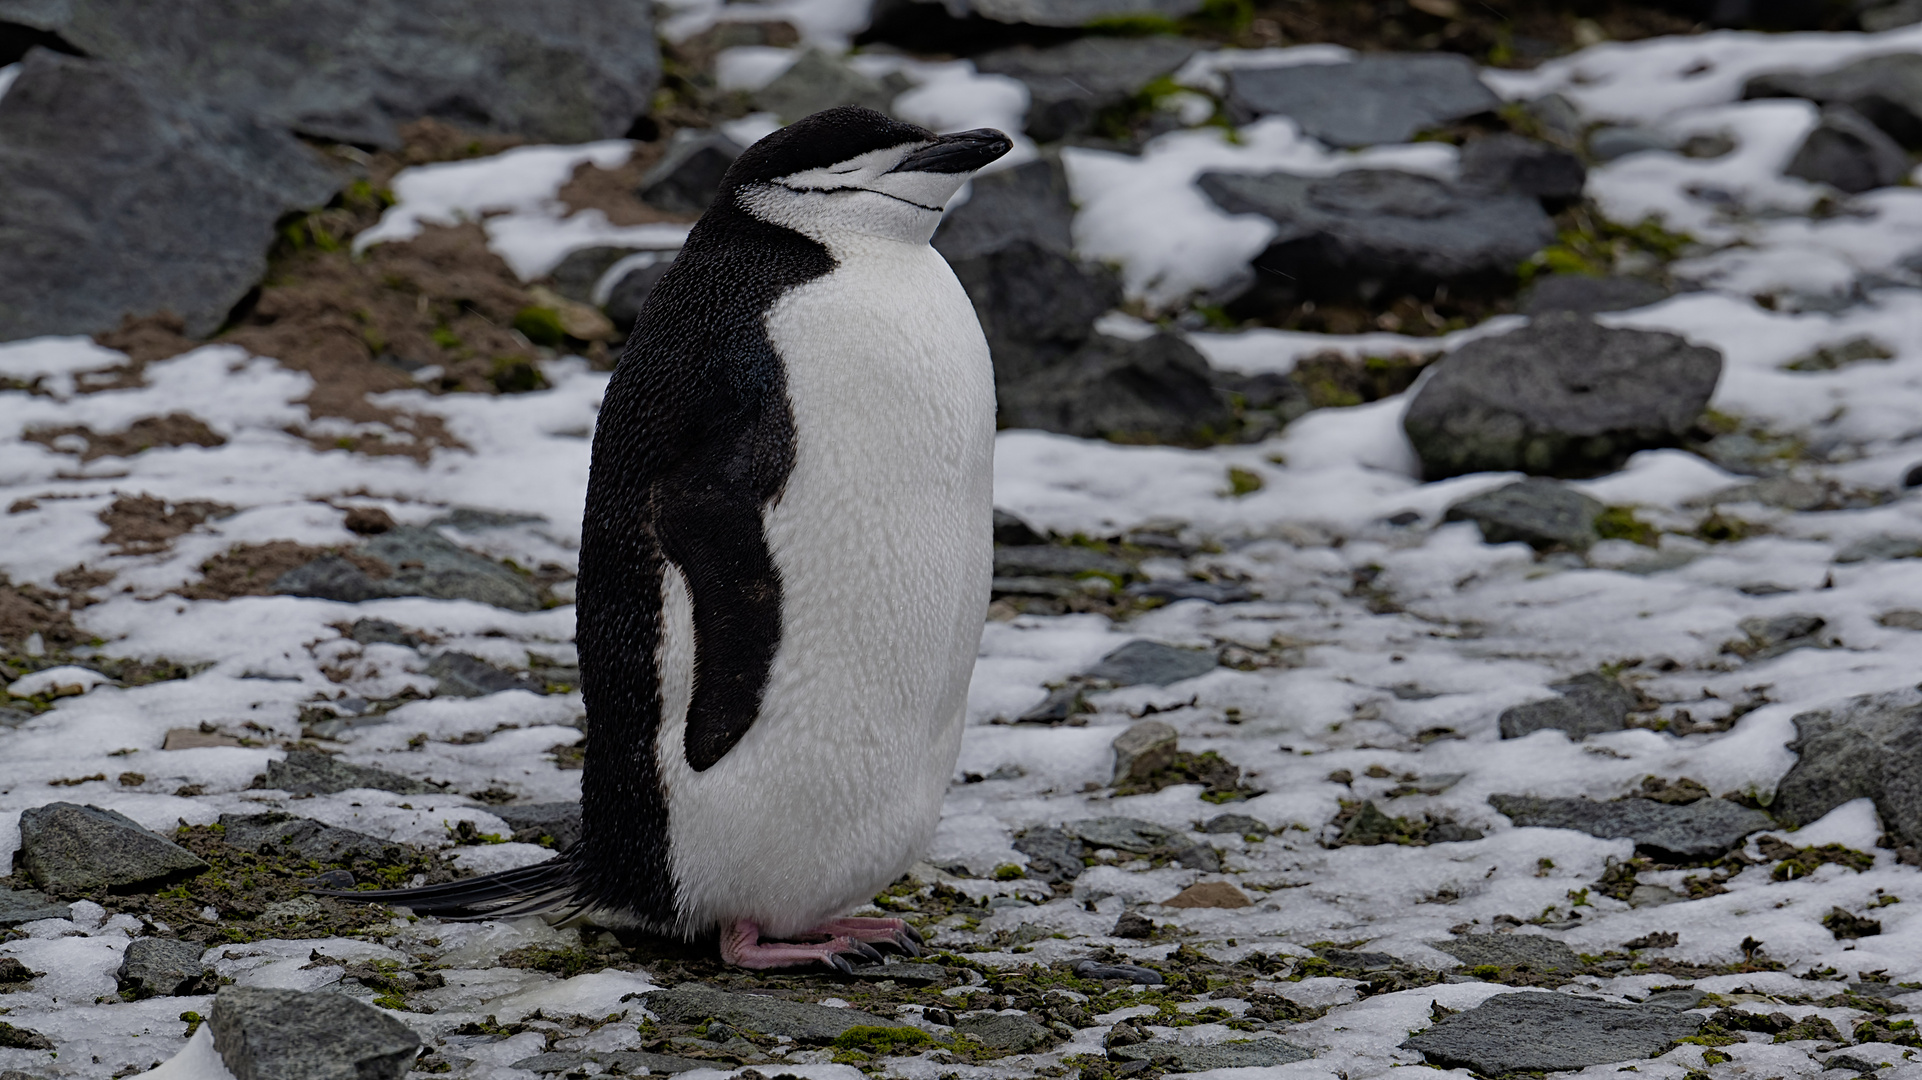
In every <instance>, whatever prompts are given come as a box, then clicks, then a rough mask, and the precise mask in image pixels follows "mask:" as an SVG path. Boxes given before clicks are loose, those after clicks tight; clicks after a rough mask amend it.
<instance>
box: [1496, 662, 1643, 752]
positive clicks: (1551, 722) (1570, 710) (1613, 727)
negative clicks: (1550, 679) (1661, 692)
mask: <svg viewBox="0 0 1922 1080" xmlns="http://www.w3.org/2000/svg"><path fill="white" fill-rule="evenodd" d="M1549 689H1551V690H1554V691H1556V692H1558V693H1559V694H1561V696H1560V697H1554V698H1547V699H1545V700H1542V701H1530V702H1526V703H1524V704H1521V705H1515V706H1511V707H1510V708H1508V709H1505V710H1503V712H1502V715H1501V719H1500V721H1499V724H1500V727H1501V733H1502V738H1504V739H1519V738H1521V737H1523V736H1524V735H1528V734H1531V733H1533V732H1537V731H1541V730H1543V729H1551V730H1555V731H1560V732H1562V733H1564V734H1566V735H1567V736H1568V737H1569V738H1571V739H1574V740H1576V741H1578V742H1579V741H1581V739H1582V738H1583V737H1584V736H1588V735H1596V734H1600V733H1601V732H1604V731H1621V730H1623V729H1625V728H1627V727H1628V714H1629V711H1630V710H1632V709H1634V708H1635V705H1636V698H1635V691H1633V690H1630V689H1629V688H1628V687H1626V686H1623V685H1622V684H1621V683H1620V682H1617V681H1616V680H1614V679H1611V678H1609V677H1608V676H1606V675H1602V674H1599V673H1597V672H1592V671H1591V672H1585V673H1583V674H1581V675H1577V676H1575V677H1574V678H1572V679H1570V680H1568V681H1567V682H1563V683H1556V684H1554V685H1553V686H1551V687H1549Z"/></svg>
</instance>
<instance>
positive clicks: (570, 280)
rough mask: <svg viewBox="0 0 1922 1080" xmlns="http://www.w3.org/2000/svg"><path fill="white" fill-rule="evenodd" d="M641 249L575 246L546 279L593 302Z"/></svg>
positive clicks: (583, 300) (579, 298)
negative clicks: (601, 286) (600, 287)
mask: <svg viewBox="0 0 1922 1080" xmlns="http://www.w3.org/2000/svg"><path fill="white" fill-rule="evenodd" d="M640 252H641V249H640V248H630V247H610V246H607V245H597V246H595V247H585V248H577V249H575V250H573V251H570V252H568V253H567V257H566V258H564V259H562V260H561V261H560V262H559V263H558V264H557V265H556V266H555V267H554V269H552V270H550V271H548V273H547V279H548V281H549V282H550V283H551V284H552V285H553V287H554V291H555V292H557V293H559V294H561V295H562V296H564V297H566V298H568V299H569V300H573V301H575V302H577V303H582V304H592V303H596V299H595V296H594V289H595V286H597V285H599V284H600V283H601V278H602V277H604V276H605V275H606V274H607V272H608V271H609V270H612V269H614V264H615V263H617V262H620V261H621V260H622V259H625V258H627V257H628V256H630V255H638V254H640ZM450 516H451V515H450ZM435 524H437V525H439V524H449V525H451V524H453V523H452V522H442V521H438V520H437V521H436V522H435ZM456 528H458V526H456ZM464 531H467V530H464Z"/></svg>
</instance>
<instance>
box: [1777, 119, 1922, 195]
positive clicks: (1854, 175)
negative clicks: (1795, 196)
mask: <svg viewBox="0 0 1922 1080" xmlns="http://www.w3.org/2000/svg"><path fill="white" fill-rule="evenodd" d="M1782 171H1783V172H1785V173H1787V174H1788V175H1789V176H1793V177H1797V178H1799V179H1802V180H1807V181H1810V182H1811V183H1817V184H1827V185H1829V186H1830V187H1833V188H1837V189H1840V190H1842V191H1846V192H1848V193H1849V194H1851V195H1854V194H1857V193H1859V192H1863V191H1870V190H1872V189H1874V188H1880V187H1889V186H1891V185H1893V184H1899V183H1901V182H1902V178H1903V177H1904V176H1907V175H1908V172H1909V155H1908V154H1907V152H1905V151H1904V150H1903V149H1902V147H1901V146H1900V145H1898V144H1897V143H1896V141H1895V140H1894V139H1891V138H1889V137H1888V136H1887V135H1885V134H1883V133H1882V130H1881V129H1880V128H1877V127H1876V126H1875V125H1874V124H1871V123H1869V122H1868V121H1867V120H1864V119H1862V117H1861V116H1859V115H1857V114H1856V112H1855V110H1853V109H1849V108H1845V107H1842V106H1830V107H1829V108H1826V109H1823V110H1822V122H1821V123H1820V124H1818V125H1816V128H1815V130H1814V131H1811V132H1809V136H1808V138H1807V139H1806V140H1804V141H1803V143H1802V146H1801V148H1800V149H1798V150H1796V151H1795V156H1794V157H1792V158H1790V159H1789V163H1788V167H1787V168H1785V169H1783V170H1782Z"/></svg>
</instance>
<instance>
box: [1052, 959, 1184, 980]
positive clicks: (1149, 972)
mask: <svg viewBox="0 0 1922 1080" xmlns="http://www.w3.org/2000/svg"><path fill="white" fill-rule="evenodd" d="M1073 971H1074V973H1075V974H1076V975H1078V976H1080V977H1081V978H1084V979H1097V980H1107V979H1126V980H1128V981H1129V982H1131V983H1138V984H1140V985H1142V986H1159V985H1161V983H1162V982H1163V980H1162V978H1161V972H1159V971H1156V970H1154V969H1153V968H1145V967H1138V966H1136V965H1134V964H1104V963H1102V962H1101V961H1099V960H1076V961H1075V962H1074V965H1073Z"/></svg>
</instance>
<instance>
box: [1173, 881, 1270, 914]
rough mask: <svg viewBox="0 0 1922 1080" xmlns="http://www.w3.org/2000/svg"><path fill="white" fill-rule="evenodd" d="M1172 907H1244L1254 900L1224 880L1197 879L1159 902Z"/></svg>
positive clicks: (1251, 904) (1251, 903)
mask: <svg viewBox="0 0 1922 1080" xmlns="http://www.w3.org/2000/svg"><path fill="white" fill-rule="evenodd" d="M1161 905H1162V906H1163V907H1172V908H1245V907H1252V906H1253V905H1254V901H1253V900H1250V899H1248V894H1247V893H1245V892H1242V891H1241V890H1240V889H1237V888H1235V887H1234V886H1233V885H1231V884H1229V883H1228V882H1226V881H1197V882H1195V883H1194V884H1193V885H1190V886H1188V887H1187V888H1185V889H1183V890H1181V891H1180V892H1178V893H1176V894H1174V895H1173V896H1171V897H1169V898H1168V899H1166V900H1163V901H1162V902H1161Z"/></svg>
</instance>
